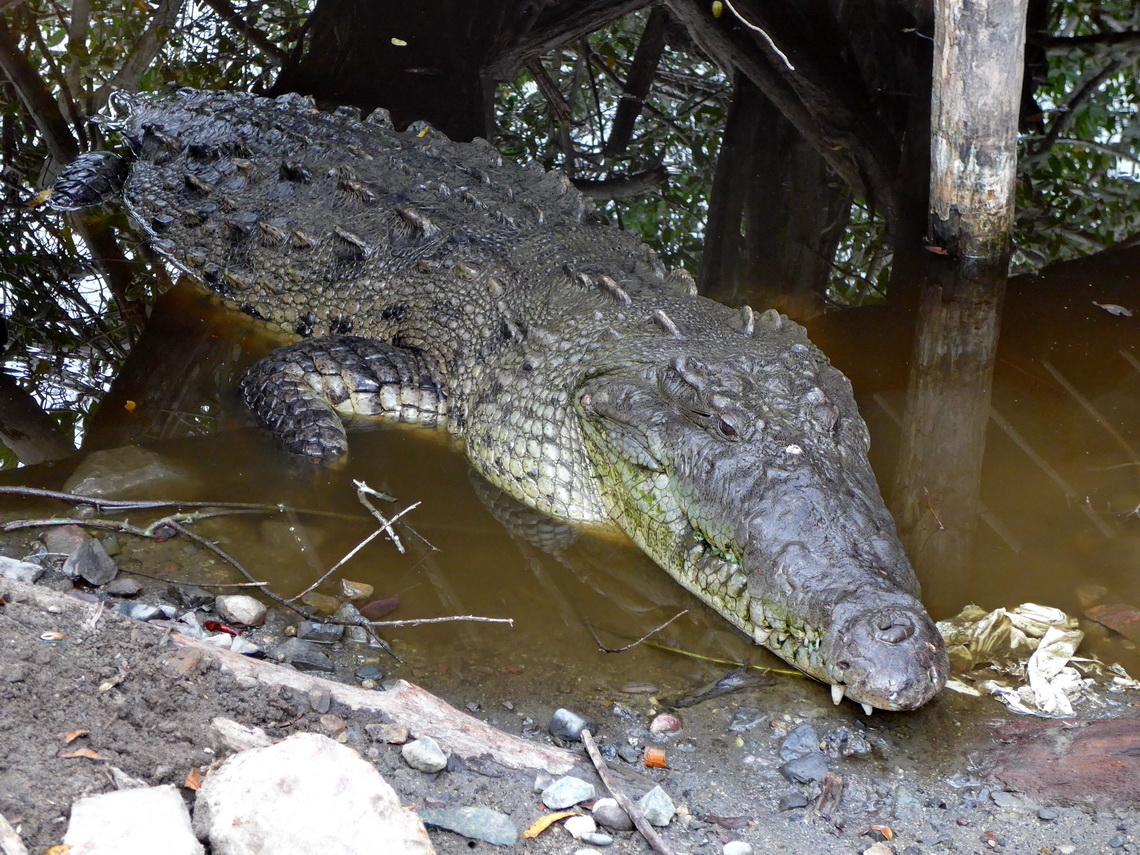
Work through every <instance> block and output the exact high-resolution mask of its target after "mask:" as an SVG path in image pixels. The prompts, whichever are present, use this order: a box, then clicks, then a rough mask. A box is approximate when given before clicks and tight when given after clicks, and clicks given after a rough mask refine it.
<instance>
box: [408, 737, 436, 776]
mask: <svg viewBox="0 0 1140 855" xmlns="http://www.w3.org/2000/svg"><path fill="white" fill-rule="evenodd" d="M400 753H401V754H402V755H403V758H404V761H405V762H406V763H407V764H408V765H409V766H411V767H412V768H413V769H416V770H418V771H420V772H425V773H428V774H431V773H434V772H442V771H443V770H444V769H446V768H447V755H446V754H444V753H443V749H442V748H440V747H439V744H438V743H437V742H436V741H435V740H434V739H432V738H431V737H430V736H424V737H421V738H420V739H417V740H415V741H414V742H408V743H406V744H405V745H404V747H403V748H401V749H400Z"/></svg>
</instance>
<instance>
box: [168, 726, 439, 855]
mask: <svg viewBox="0 0 1140 855" xmlns="http://www.w3.org/2000/svg"><path fill="white" fill-rule="evenodd" d="M194 829H195V831H197V832H198V836H199V837H200V838H202V839H203V840H205V841H208V843H209V844H210V846H211V847H212V848H211V851H212V852H213V855H302V853H310V852H335V853H338V855H365V853H369V855H373V853H377V852H393V853H396V852H399V853H401V855H430V853H432V852H433V851H434V850H433V848H432V845H431V841H430V840H429V839H428V836H427V832H426V831H425V830H424V827H423V824H422V823H421V822H420V820H419V818H418V817H417V816H416V815H415V814H414V813H412V812H411V811H406V810H404V809H403V808H402V807H401V806H400V801H399V799H398V798H397V797H396V794H395V793H394V792H393V791H392V788H391V787H390V786H388V784H387V783H386V782H385V781H384V779H383V778H381V777H380V774H379V773H378V772H377V771H376V769H375V768H374V767H373V766H372V765H371V764H369V763H368V762H366V761H365V760H364V759H362V758H361V757H360V755H359V754H357V753H356V752H355V751H353V750H352V749H351V748H347V747H346V746H343V745H338V744H337V743H336V742H334V741H333V740H331V739H329V738H328V737H325V736H319V735H317V734H315V733H299V734H296V735H295V736H291V737H289V738H288V739H285V740H283V741H281V742H279V743H277V744H276V745H271V746H269V747H268V748H257V749H253V750H250V751H243V752H241V753H240V754H235V755H233V756H232V757H230V758H229V759H227V760H226V761H225V762H224V763H222V765H221V766H219V767H218V768H217V769H214V770H213V771H212V772H210V774H209V775H207V776H206V780H205V782H204V783H203V784H202V788H201V789H200V790H199V791H198V795H197V799H196V801H195V805H194ZM156 839H157V840H158V841H159V842H160V843H161V841H162V840H163V838H162V837H158V838H156ZM150 844H151V848H150V850H149V852H150V853H154V852H156V851H163V852H165V847H163V846H161V845H159V846H157V847H156V845H155V840H151V841H150Z"/></svg>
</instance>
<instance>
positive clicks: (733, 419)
mask: <svg viewBox="0 0 1140 855" xmlns="http://www.w3.org/2000/svg"><path fill="white" fill-rule="evenodd" d="M743 430H744V428H743V425H741V423H740V416H738V415H736V413H720V414H719V415H718V416H717V419H716V432H717V433H718V434H720V435H721V436H722V437H724V438H725V439H727V440H732V441H735V440H738V439H740V435H741V433H743Z"/></svg>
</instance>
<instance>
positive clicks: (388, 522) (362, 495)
mask: <svg viewBox="0 0 1140 855" xmlns="http://www.w3.org/2000/svg"><path fill="white" fill-rule="evenodd" d="M352 483H353V484H355V485H356V498H357V499H359V500H360V504H362V505H364V507H366V508H368V512H369V513H370V514H372V516H374V517H376V519H377V520H378V521H379V522H380V525H381V526H382V527H383V528H384V530H385V531H387V532H388V538H389V540H391V541H392V543H394V544H395V545H396V549H397V550H399V552H400V554H401V555H402V554H403V553H404V544H402V543H400V537H399V535H397V534H396V530H395V529H394V528H392V523H394V522H395V521H396V520H398V519H399V518H400V517H402V516H403V515H404V514H406V513H407V512H408V511H410V510H411V509H412V508H416V507H419V504H420V503H419V502H416V503H415V504H414V505H409V506H408V507H406V508H404V510H402V511H400V513H398V514H396V516H394V517H392V519H388V518H387V517H385V516H384V515H383V514H382V513H380V511H378V510H377V509H376V506H375V505H373V504H372V503H371V502H370V501H368V496H376V497H377V498H379V499H383V500H384V501H387V502H394V501H396V500H395V499H393V498H392V497H391V496H389V495H387V494H386V493H381V492H378V491H376V490H373V489H372V488H371V487H369V486H368V485H367V484H365V483H364V482H363V481H357V480H356V479H353V481H352Z"/></svg>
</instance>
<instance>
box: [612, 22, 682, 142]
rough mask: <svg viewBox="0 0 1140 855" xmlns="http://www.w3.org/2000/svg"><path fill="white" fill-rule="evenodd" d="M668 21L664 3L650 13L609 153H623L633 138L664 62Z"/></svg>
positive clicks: (626, 87) (634, 56)
mask: <svg viewBox="0 0 1140 855" xmlns="http://www.w3.org/2000/svg"><path fill="white" fill-rule="evenodd" d="M668 24H669V13H668V12H666V11H665V9H664V8H662V7H661V6H657V7H656V8H654V10H653V11H652V12H650V13H649V18H648V20H646V22H645V30H644V31H643V32H642V34H641V41H640V42H638V43H637V52H636V53H635V54H634V55H633V62H632V63H631V64H630V67H629V74H627V75H626V80H625V86H624V87H623V92H622V95H621V101H620V102H619V103H618V106H617V110H616V111H615V113H614V121H613V125H612V126H611V127H610V136H609V139H607V140H606V145H605V148H604V149H603V151H604V152H605V154H606V156H607V157H620V156H621V155H622V153H623V152H624V151H625V150H626V147H627V146H628V145H629V141H630V140H631V139H632V138H633V127H634V124H635V123H636V122H637V117H638V116H640V115H641V108H642V107H643V106H644V105H645V99H646V98H647V97H648V95H649V87H650V86H652V85H653V78H654V75H655V74H656V72H657V65H658V63H660V62H661V54H662V53H664V51H665V33H666V29H667V26H668Z"/></svg>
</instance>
